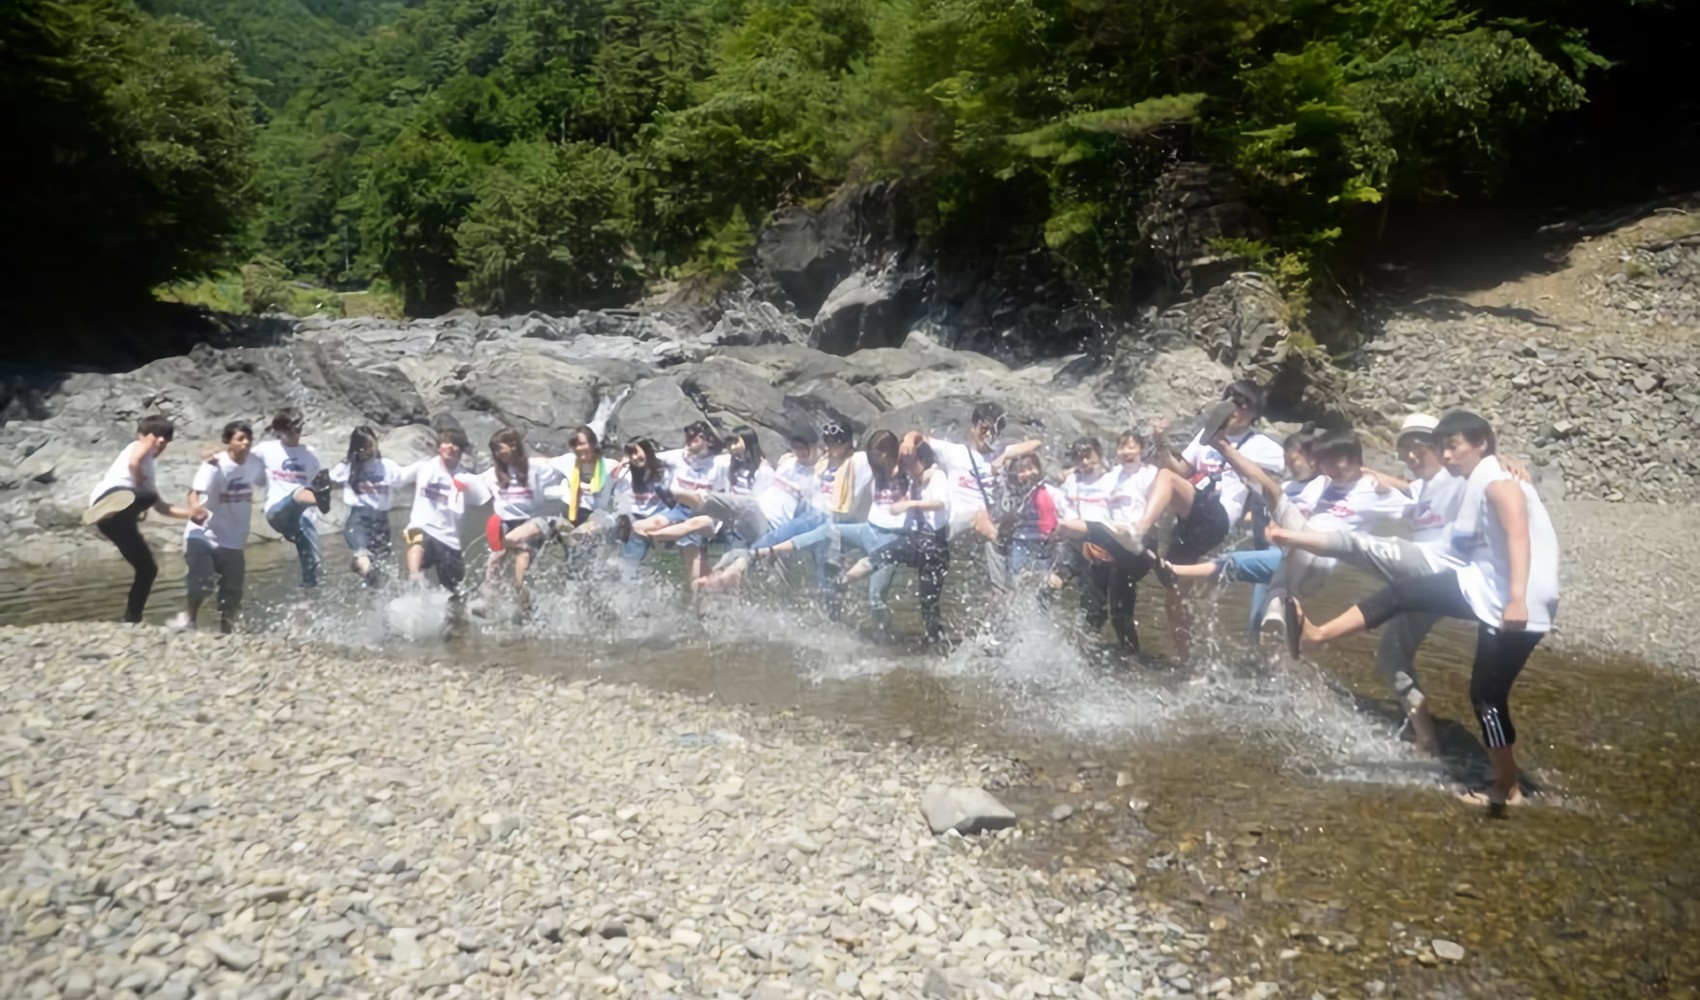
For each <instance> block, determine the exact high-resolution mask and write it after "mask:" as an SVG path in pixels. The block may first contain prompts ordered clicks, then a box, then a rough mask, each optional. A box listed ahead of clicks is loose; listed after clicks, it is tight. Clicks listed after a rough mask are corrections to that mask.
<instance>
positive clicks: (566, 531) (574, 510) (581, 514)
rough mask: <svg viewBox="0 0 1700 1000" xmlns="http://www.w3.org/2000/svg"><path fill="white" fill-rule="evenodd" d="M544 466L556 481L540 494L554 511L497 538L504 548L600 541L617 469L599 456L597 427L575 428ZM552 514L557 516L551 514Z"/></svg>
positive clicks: (608, 517)
mask: <svg viewBox="0 0 1700 1000" xmlns="http://www.w3.org/2000/svg"><path fill="white" fill-rule="evenodd" d="M540 460H541V459H540ZM548 462H549V465H550V467H551V468H553V469H554V471H555V473H556V475H557V480H556V483H555V485H553V486H550V487H547V488H545V489H544V491H543V495H544V496H546V497H548V498H549V500H551V501H553V503H554V504H558V507H551V508H549V510H550V512H548V513H543V514H539V515H538V516H536V517H533V518H532V519H531V520H529V521H527V522H526V523H525V524H522V525H520V526H519V527H517V528H513V529H511V530H509V531H508V532H507V534H506V535H504V536H503V538H502V544H503V545H505V546H528V545H534V544H537V543H538V542H540V541H541V540H542V539H545V538H549V537H551V536H552V537H555V538H558V539H561V540H563V541H565V540H567V539H572V540H575V541H587V540H590V539H593V538H598V537H601V536H604V535H605V534H606V533H607V529H608V526H609V525H611V524H612V523H613V517H614V514H615V511H614V491H615V482H616V480H617V479H618V478H619V472H620V466H619V463H618V462H616V461H615V460H614V459H613V458H610V457H609V456H607V455H604V454H602V437H601V435H600V434H598V433H597V432H596V428H594V427H592V426H590V425H589V424H581V425H579V426H578V427H576V428H574V429H573V433H572V437H571V438H570V439H569V440H568V450H567V453H566V454H564V455H560V456H557V457H555V458H552V459H549V460H548ZM554 510H560V511H561V513H558V514H557V513H553V511H554ZM568 552H569V554H570V553H571V550H570V549H569V550H568Z"/></svg>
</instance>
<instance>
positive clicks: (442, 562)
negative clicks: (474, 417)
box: [402, 427, 492, 628]
mask: <svg viewBox="0 0 1700 1000" xmlns="http://www.w3.org/2000/svg"><path fill="white" fill-rule="evenodd" d="M469 447H470V443H469V442H468V441H467V439H466V432H464V431H462V430H460V429H459V428H457V427H450V428H445V429H443V430H441V431H438V432H437V454H436V456H435V457H433V458H427V459H425V460H424V461H421V462H417V463H415V464H413V465H411V466H409V467H408V468H407V469H405V470H403V472H402V478H403V479H404V480H412V481H413V484H414V486H413V510H412V511H411V512H410V514H409V516H408V520H407V529H406V530H405V531H404V532H403V537H404V538H405V539H406V541H407V575H408V578H409V579H410V580H412V581H413V582H414V583H415V584H417V585H420V586H423V585H424V583H425V571H426V570H428V569H434V570H436V575H437V583H438V585H439V586H441V587H442V588H443V589H444V590H447V591H448V592H449V621H448V623H447V624H448V626H449V627H450V628H453V627H454V626H455V625H456V624H458V623H459V621H460V612H461V605H462V602H463V600H464V598H465V595H464V593H463V592H462V587H461V585H462V583H463V582H464V581H465V579H466V560H465V557H464V556H463V555H462V553H461V540H460V536H461V528H462V526H463V525H462V522H463V521H465V519H466V511H467V509H468V508H469V507H480V506H483V505H484V504H487V503H489V502H490V501H491V499H492V495H491V491H490V489H489V488H488V487H487V486H486V485H485V483H484V480H482V479H480V478H479V477H478V476H475V475H473V474H472V473H471V472H470V471H468V470H467V469H466V468H465V467H464V466H463V465H462V464H461V461H462V459H463V458H464V457H465V455H466V452H467V451H468V449H469Z"/></svg>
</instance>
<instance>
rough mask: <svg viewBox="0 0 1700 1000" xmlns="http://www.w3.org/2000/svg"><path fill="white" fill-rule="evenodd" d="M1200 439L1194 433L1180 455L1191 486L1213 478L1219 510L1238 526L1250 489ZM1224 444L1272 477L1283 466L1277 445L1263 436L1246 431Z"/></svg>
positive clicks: (1211, 446) (1279, 448) (1285, 460)
mask: <svg viewBox="0 0 1700 1000" xmlns="http://www.w3.org/2000/svg"><path fill="white" fill-rule="evenodd" d="M1203 436H1204V432H1203V431H1199V432H1198V433H1197V434H1194V435H1193V436H1192V443H1190V444H1188V445H1187V446H1186V450H1185V451H1183V452H1181V458H1183V459H1185V460H1186V462H1187V463H1188V464H1189V465H1191V466H1192V468H1193V483H1194V484H1197V483H1198V482H1199V481H1200V479H1201V478H1202V477H1204V476H1213V477H1215V478H1216V491H1217V493H1218V494H1219V495H1220V496H1221V499H1222V509H1223V510H1226V511H1227V512H1228V523H1229V524H1238V523H1239V520H1240V517H1241V516H1243V515H1244V514H1245V503H1246V497H1247V496H1248V495H1249V494H1250V487H1248V486H1247V485H1246V483H1245V480H1243V479H1241V478H1240V474H1239V473H1237V472H1235V471H1234V468H1233V466H1231V465H1229V464H1228V460H1227V459H1226V458H1224V457H1223V455H1222V453H1221V452H1220V451H1217V450H1216V448H1215V446H1214V445H1208V444H1205V443H1204V442H1203V441H1202V440H1200V439H1201V438H1202V437H1203ZM1228 442H1229V443H1230V444H1232V445H1233V446H1234V447H1235V448H1237V449H1239V451H1240V454H1242V455H1244V456H1245V457H1247V458H1249V459H1251V460H1252V461H1253V462H1255V463H1257V464H1258V465H1261V466H1262V467H1263V468H1264V469H1267V470H1268V471H1269V474H1270V475H1272V476H1279V475H1280V474H1281V472H1282V470H1283V469H1284V468H1285V467H1286V464H1287V459H1286V456H1284V455H1283V454H1282V453H1281V446H1280V445H1279V444H1277V443H1276V442H1275V439H1274V438H1271V437H1269V436H1268V435H1267V434H1260V433H1258V432H1257V431H1255V430H1247V431H1246V432H1245V433H1244V434H1242V435H1240V437H1239V438H1238V439H1237V440H1236V439H1234V438H1229V439H1228Z"/></svg>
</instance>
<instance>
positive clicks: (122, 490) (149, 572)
mask: <svg viewBox="0 0 1700 1000" xmlns="http://www.w3.org/2000/svg"><path fill="white" fill-rule="evenodd" d="M175 434H176V428H175V427H173V426H172V423H171V421H170V420H169V419H168V418H166V417H163V416H160V415H159V414H149V415H148V416H145V417H143V418H142V419H141V420H139V421H137V423H136V439H135V440H134V441H132V442H130V443H129V444H127V445H125V446H124V450H123V451H120V452H119V453H118V457H117V458H116V459H114V460H113V462H112V465H111V467H109V468H108V469H107V470H106V474H105V475H104V476H102V477H101V478H100V482H98V483H96V484H95V487H94V489H93V490H91V491H90V492H89V507H88V510H87V511H86V512H84V514H83V523H84V524H92V525H94V526H95V530H96V531H99V532H100V533H101V534H102V535H105V536H106V538H107V540H108V541H110V542H111V543H112V544H113V545H115V546H117V548H118V554H119V555H121V556H123V557H124V561H125V562H127V563H129V564H130V568H131V569H132V570H134V571H135V576H134V578H133V579H132V580H131V582H130V595H129V597H128V598H127V599H126V601H125V603H124V620H125V621H126V622H130V623H132V624H134V623H138V622H140V621H141V620H142V612H143V610H145V609H146V608H147V604H148V595H149V594H150V593H152V592H153V581H154V578H155V577H157V576H158V575H159V564H158V563H156V562H154V558H153V550H152V549H150V548H148V543H147V542H146V541H145V540H144V539H143V538H142V532H141V527H140V523H141V520H142V518H143V517H145V516H147V512H148V511H150V510H152V511H157V512H158V513H161V514H164V515H165V516H166V517H175V518H183V519H186V518H188V517H189V516H190V513H189V509H188V508H187V507H176V506H173V505H171V504H169V503H166V502H165V501H164V500H162V499H161V498H160V495H159V483H158V480H157V479H155V477H154V459H156V458H158V457H159V456H160V454H161V453H163V452H164V451H165V447H166V445H168V444H170V443H171V439H172V437H173V436H175Z"/></svg>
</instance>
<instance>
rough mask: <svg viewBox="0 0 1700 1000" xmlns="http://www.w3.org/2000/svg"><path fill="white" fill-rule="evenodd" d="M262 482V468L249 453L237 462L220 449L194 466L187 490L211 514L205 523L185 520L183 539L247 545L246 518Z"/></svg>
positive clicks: (223, 546) (226, 546)
mask: <svg viewBox="0 0 1700 1000" xmlns="http://www.w3.org/2000/svg"><path fill="white" fill-rule="evenodd" d="M265 481H266V467H265V464H264V463H262V462H261V461H260V460H259V459H257V458H255V457H254V456H253V454H252V453H250V454H249V455H248V457H247V458H246V459H243V461H242V462H241V463H240V464H238V463H236V462H234V461H232V460H231V458H230V453H229V452H227V451H226V452H220V453H219V454H218V456H217V457H215V458H214V459H213V460H212V461H210V462H202V463H201V464H200V465H198V466H196V467H195V480H194V482H193V483H192V484H191V485H190V486H189V489H190V490H192V491H194V492H196V493H199V494H200V495H201V496H202V498H203V499H202V501H201V503H202V505H203V506H205V507H206V508H207V510H208V511H209V512H210V514H211V516H210V517H208V518H207V523H206V524H196V523H195V522H193V521H190V522H189V526H188V527H186V528H184V529H183V541H184V542H185V543H187V542H188V541H189V540H191V539H200V540H201V541H204V542H207V543H208V544H210V545H213V546H215V547H217V548H221V549H240V548H242V547H243V546H245V545H247V544H248V517H249V514H250V512H252V511H253V509H254V493H255V492H256V491H258V490H259V488H260V487H261V485H263V484H264V483H265Z"/></svg>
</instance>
